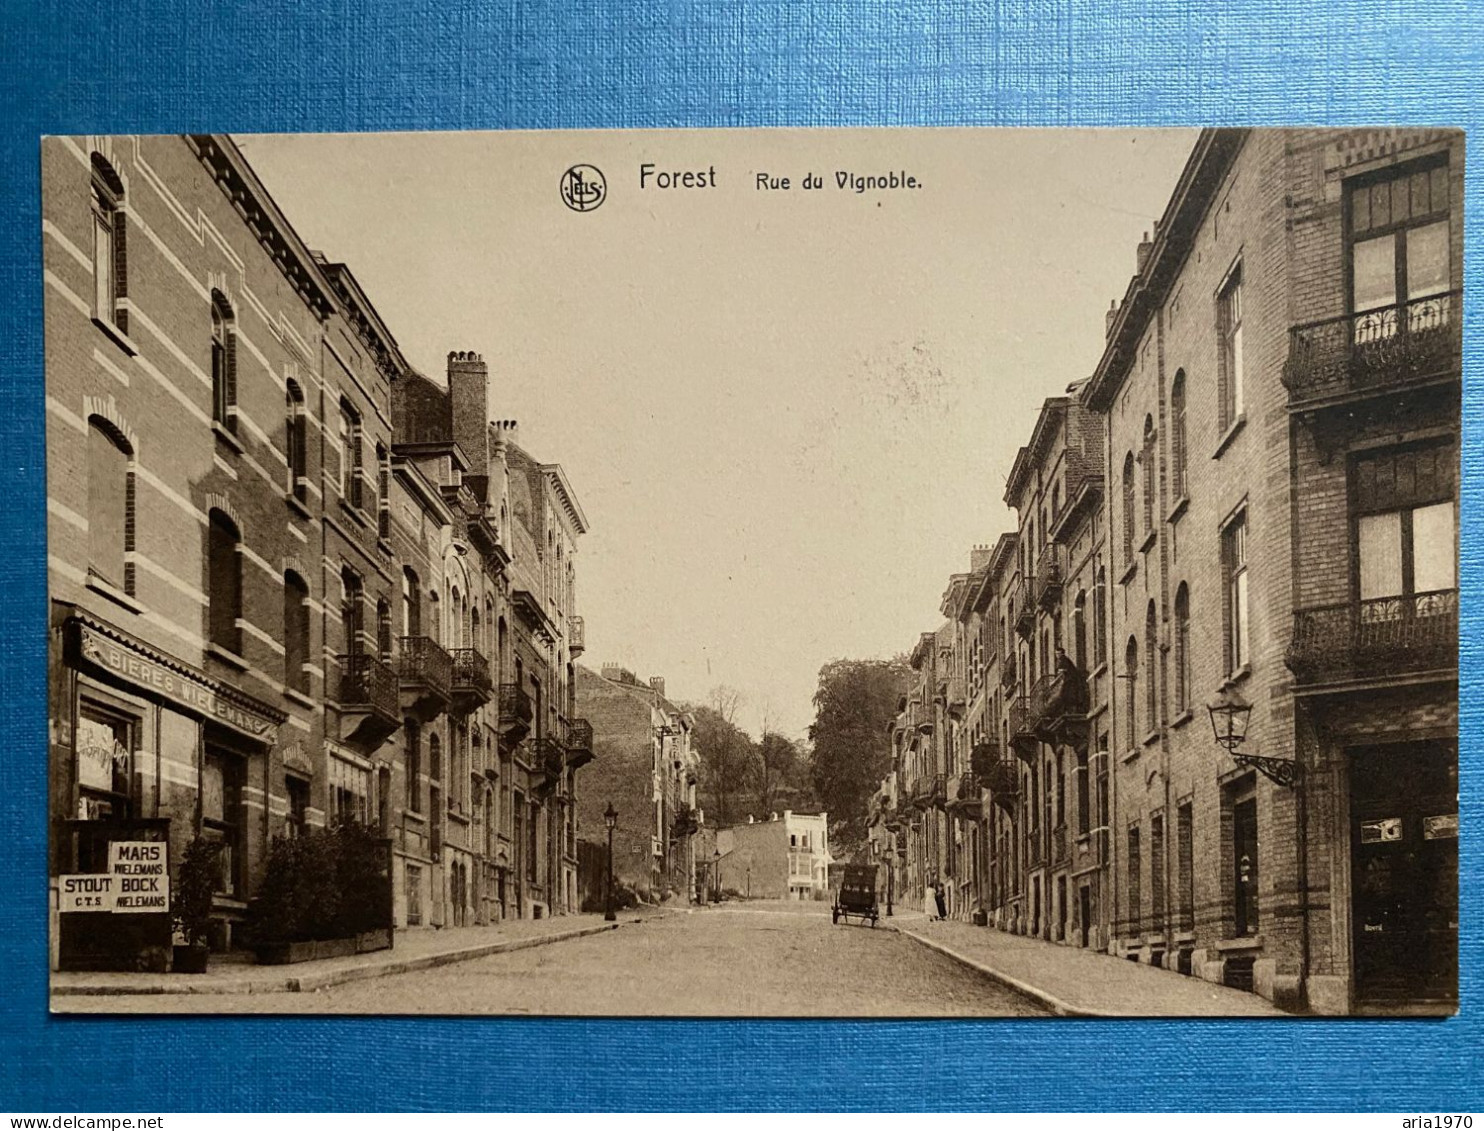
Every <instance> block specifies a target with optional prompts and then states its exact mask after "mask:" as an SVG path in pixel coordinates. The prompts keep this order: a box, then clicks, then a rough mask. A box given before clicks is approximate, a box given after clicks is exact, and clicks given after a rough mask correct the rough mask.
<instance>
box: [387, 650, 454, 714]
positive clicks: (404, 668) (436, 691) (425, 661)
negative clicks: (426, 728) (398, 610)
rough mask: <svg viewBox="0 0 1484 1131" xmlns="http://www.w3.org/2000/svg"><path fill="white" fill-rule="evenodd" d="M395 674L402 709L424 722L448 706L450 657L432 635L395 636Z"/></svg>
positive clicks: (450, 670) (451, 670) (451, 661)
mask: <svg viewBox="0 0 1484 1131" xmlns="http://www.w3.org/2000/svg"><path fill="white" fill-rule="evenodd" d="M397 678H398V679H399V680H400V681H401V688H402V692H401V701H402V709H403V710H404V711H407V712H409V713H412V714H415V715H417V716H418V717H420V718H421V719H422V720H423V721H424V722H427V721H429V720H430V719H432V718H434V717H435V716H437V715H438V714H439V713H440V712H441V711H442V710H443V709H445V708H446V707H447V706H448V699H449V695H450V694H451V693H452V688H453V659H452V657H450V656H449V654H448V653H447V652H446V651H444V649H443V648H442V646H441V645H439V644H438V643H437V641H435V640H433V639H432V638H431V637H427V636H402V637H398V639H397Z"/></svg>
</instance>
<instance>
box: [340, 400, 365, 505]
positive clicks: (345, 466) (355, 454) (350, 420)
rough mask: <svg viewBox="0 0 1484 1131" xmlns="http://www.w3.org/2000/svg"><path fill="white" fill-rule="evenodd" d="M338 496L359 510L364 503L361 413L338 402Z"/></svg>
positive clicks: (343, 402) (343, 401) (347, 404)
mask: <svg viewBox="0 0 1484 1131" xmlns="http://www.w3.org/2000/svg"><path fill="white" fill-rule="evenodd" d="M340 497H341V498H342V499H344V500H345V501H346V502H347V503H349V504H350V505H351V506H353V507H355V508H356V509H357V510H360V509H361V507H362V506H364V505H365V498H364V495H363V491H362V479H361V414H360V413H358V412H357V411H356V410H355V406H353V405H352V404H351V403H350V402H349V401H347V400H342V401H341V402H340Z"/></svg>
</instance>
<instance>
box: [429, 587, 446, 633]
mask: <svg viewBox="0 0 1484 1131" xmlns="http://www.w3.org/2000/svg"><path fill="white" fill-rule="evenodd" d="M425 635H427V636H430V637H432V639H433V640H434V641H435V642H436V643H438V644H442V643H443V640H444V637H443V604H442V602H440V601H439V600H438V590H436V589H429V590H428V620H427V628H426V630H425Z"/></svg>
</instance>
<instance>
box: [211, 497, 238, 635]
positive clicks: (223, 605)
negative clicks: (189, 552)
mask: <svg viewBox="0 0 1484 1131" xmlns="http://www.w3.org/2000/svg"><path fill="white" fill-rule="evenodd" d="M241 541H242V536H241V532H240V531H239V530H238V529H237V524H236V523H234V522H233V521H232V520H231V519H230V518H229V517H228V516H227V515H226V514H225V513H223V512H222V511H219V510H213V511H212V512H211V515H210V520H209V524H208V529H207V543H208V544H207V571H208V582H207V589H208V594H207V596H208V599H209V601H210V621H211V623H210V636H211V643H213V644H216V645H218V646H220V647H222V648H225V649H227V651H229V652H241V651H242V630H241V629H240V628H238V627H237V622H238V620H239V619H240V618H241V616H242V557H241V555H240V553H239V552H238V550H239V546H240V544H241Z"/></svg>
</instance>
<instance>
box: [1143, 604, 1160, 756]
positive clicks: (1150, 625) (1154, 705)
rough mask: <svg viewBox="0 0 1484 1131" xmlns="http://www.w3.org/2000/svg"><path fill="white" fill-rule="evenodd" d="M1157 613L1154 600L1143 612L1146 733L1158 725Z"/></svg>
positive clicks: (1151, 731)
mask: <svg viewBox="0 0 1484 1131" xmlns="http://www.w3.org/2000/svg"><path fill="white" fill-rule="evenodd" d="M1158 637H1159V615H1158V613H1156V612H1155V610H1154V602H1153V601H1150V602H1149V607H1148V608H1147V609H1146V610H1145V612H1144V715H1145V718H1146V719H1147V720H1148V724H1149V725H1148V729H1147V731H1146V733H1153V731H1154V728H1155V727H1157V726H1159V686H1158V681H1157V680H1156V679H1155V678H1154V673H1155V666H1156V665H1157V664H1158V663H1159V660H1158V655H1159V640H1158Z"/></svg>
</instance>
